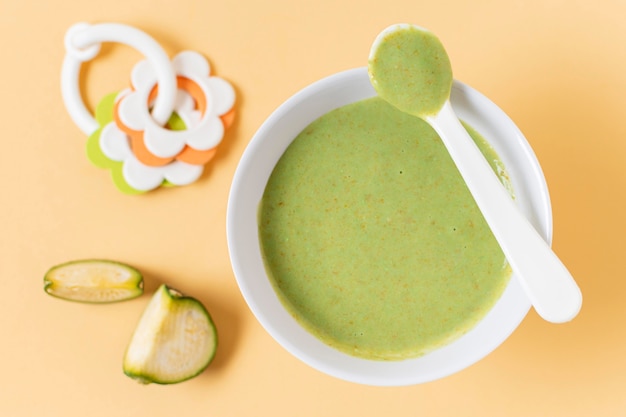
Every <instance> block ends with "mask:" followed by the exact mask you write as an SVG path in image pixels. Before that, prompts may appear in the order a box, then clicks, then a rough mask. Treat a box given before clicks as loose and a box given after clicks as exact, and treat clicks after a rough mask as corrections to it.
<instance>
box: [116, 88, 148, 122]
mask: <svg viewBox="0 0 626 417" xmlns="http://www.w3.org/2000/svg"><path fill="white" fill-rule="evenodd" d="M145 106H147V104H146V103H144V102H143V100H142V99H141V95H140V94H139V93H136V92H135V93H131V94H128V95H127V96H126V97H122V98H121V99H120V104H119V106H118V116H119V118H120V121H121V122H122V123H123V124H124V125H125V126H128V127H129V128H131V129H132V130H143V129H144V125H145V123H146V122H145V119H146V116H145V112H147V109H145V108H143V107H145Z"/></svg>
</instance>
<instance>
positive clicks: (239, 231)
mask: <svg viewBox="0 0 626 417" xmlns="http://www.w3.org/2000/svg"><path fill="white" fill-rule="evenodd" d="M375 94H376V93H375V91H374V89H373V88H372V86H371V84H370V81H369V77H368V75H367V69H366V68H364V67H363V68H356V69H353V70H348V71H344V72H341V73H338V74H335V75H332V76H329V77H327V78H324V79H322V80H320V81H318V82H316V83H314V84H312V85H310V86H308V87H306V88H305V89H303V90H301V91H300V92H298V93H297V94H295V95H294V96H292V97H291V98H289V99H288V100H287V101H286V102H285V103H283V104H282V105H281V106H280V107H279V108H278V109H276V111H275V112H274V113H272V114H271V115H270V116H269V117H268V118H267V120H266V121H265V122H264V123H263V125H262V126H261V127H260V128H259V130H258V131H257V133H256V134H255V135H254V137H253V138H252V140H251V141H250V143H249V145H248V147H247V148H246V150H245V152H244V154H243V156H242V158H241V160H240V163H239V166H238V167H237V171H236V172H235V176H234V179H233V183H232V187H231V191H230V196H229V201H228V210H227V238H228V248H229V252H230V257H231V263H232V266H233V271H234V273H235V277H236V279H237V283H238V285H239V288H240V290H241V292H242V294H243V296H244V298H245V300H246V302H247V303H248V306H249V307H250V309H251V310H252V312H253V313H254V315H255V316H256V318H257V319H258V320H259V322H260V323H261V325H262V326H263V327H264V328H265V329H266V330H267V332H268V333H269V334H270V335H271V336H272V337H273V338H274V339H275V340H276V341H277V342H278V343H279V344H280V345H282V347H284V348H285V349H286V350H287V351H289V352H290V353H291V354H293V355H294V356H296V357H297V358H299V359H300V360H302V361H303V362H305V363H307V364H308V365H310V366H311V367H313V368H315V369H317V370H319V371H321V372H324V373H326V374H328V375H331V376H334V377H337V378H340V379H344V380H347V381H352V382H357V383H361V384H367V385H379V386H399V385H411V384H418V383H424V382H428V381H432V380H435V379H439V378H442V377H444V376H447V375H450V374H453V373H455V372H458V371H461V370H462V369H464V368H466V367H468V366H470V365H472V364H474V363H476V362H477V361H479V360H480V359H482V358H483V357H485V356H486V355H488V354H489V353H490V352H492V351H493V350H494V349H495V348H496V347H498V346H499V345H500V344H501V343H502V342H504V341H505V340H506V338H507V337H508V336H509V335H510V334H511V333H512V332H513V331H514V330H515V329H516V328H517V326H518V325H519V324H520V322H521V321H522V320H523V318H524V317H525V315H526V314H527V312H528V310H529V309H530V302H529V301H528V299H527V297H526V295H525V293H524V291H523V290H522V287H521V286H520V284H519V282H518V281H517V279H516V278H515V276H513V277H512V279H511V282H510V283H509V285H508V286H507V288H506V290H505V292H504V294H503V295H502V297H501V298H500V300H499V301H498V302H497V303H496V305H495V306H494V307H493V309H492V310H491V311H490V312H489V313H488V314H487V316H485V318H484V319H483V320H482V321H481V322H480V323H479V324H478V325H477V326H476V327H475V328H474V329H472V330H471V331H470V332H468V333H467V334H465V335H464V336H462V337H461V338H459V339H457V340H456V341H454V342H452V343H451V344H449V345H447V346H445V347H442V348H440V349H437V350H435V351H433V352H431V353H429V354H427V355H425V356H422V357H420V358H416V359H408V360H404V361H397V362H384V361H371V360H366V359H361V358H356V357H352V356H349V355H347V354H345V353H342V352H339V351H337V350H335V349H333V348H331V347H329V346H327V345H325V344H324V343H322V342H320V341H319V340H318V339H316V338H315V337H314V336H312V335H311V334H310V333H308V332H307V331H306V330H304V329H303V328H302V327H301V326H300V325H299V324H298V323H297V322H296V321H295V320H294V319H293V317H292V316H291V315H290V314H289V313H288V312H287V311H286V310H285V309H284V308H283V306H282V304H281V303H280V301H279V300H278V298H277V296H276V294H275V292H274V290H273V288H272V285H271V284H270V281H269V279H268V277H267V275H266V272H265V268H264V265H263V259H262V258H261V252H260V247H259V236H258V227H257V209H258V205H259V202H260V200H261V197H262V195H263V191H264V189H265V185H266V183H267V180H268V178H269V176H270V174H271V172H272V170H273V168H274V166H275V164H276V163H277V161H278V160H279V159H280V157H281V155H282V154H283V152H284V151H285V149H286V148H287V146H289V144H290V143H291V141H292V140H293V139H294V138H295V137H296V136H297V135H298V133H300V131H302V130H303V129H304V128H305V127H306V126H307V125H308V124H309V123H311V122H312V121H313V120H315V119H317V118H318V117H320V116H322V115H323V114H325V113H327V112H328V111H330V110H332V109H334V108H337V107H340V106H343V105H346V104H349V103H352V102H355V101H358V100H361V99H365V98H368V97H372V96H374V95H375ZM451 102H452V105H453V107H454V109H455V111H456V113H457V115H458V116H459V118H461V119H462V120H463V121H465V122H467V123H469V124H470V125H471V126H472V127H473V128H475V129H476V130H477V131H478V132H479V133H481V134H482V136H483V137H485V139H487V140H488V141H489V142H490V143H491V145H492V146H493V147H494V149H495V150H496V152H497V153H498V154H499V156H500V158H501V159H502V162H503V163H504V164H505V166H506V169H507V172H508V173H509V176H510V179H511V183H512V186H513V189H514V191H515V197H516V202H517V204H518V205H519V207H520V208H521V210H522V211H523V213H524V214H525V215H526V217H527V218H528V219H529V221H530V222H531V223H532V224H533V225H534V226H535V227H536V228H537V230H538V231H539V233H540V234H541V235H542V236H543V237H544V238H545V240H546V241H547V242H551V240H552V212H551V207H550V198H549V194H548V190H547V186H546V182H545V179H544V176H543V173H542V171H541V167H540V166H539V163H538V162H537V159H536V157H535V155H534V153H533V151H532V149H531V147H530V145H529V144H528V142H527V141H526V139H525V138H524V136H523V134H522V133H521V132H520V131H519V129H518V128H517V127H516V126H515V124H514V123H513V122H512V121H511V119H510V118H509V117H508V116H507V115H506V114H505V113H504V112H503V111H502V110H501V109H500V108H498V107H497V106H496V105H495V104H494V103H493V102H491V101H490V100H489V99H487V98H486V97H485V96H483V95H482V94H480V93H479V92H478V91H476V90H474V89H472V88H471V87H469V86H467V85H465V84H463V83H461V82H458V81H455V83H454V85H453V88H452V95H451Z"/></svg>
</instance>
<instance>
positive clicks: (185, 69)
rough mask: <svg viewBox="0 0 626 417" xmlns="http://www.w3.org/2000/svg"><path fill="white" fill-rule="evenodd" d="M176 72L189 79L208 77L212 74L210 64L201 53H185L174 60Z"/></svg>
mask: <svg viewBox="0 0 626 417" xmlns="http://www.w3.org/2000/svg"><path fill="white" fill-rule="evenodd" d="M172 64H173V65H174V71H176V73H177V74H179V75H183V76H185V77H187V78H197V77H206V76H208V75H209V74H210V71H211V67H210V66H209V62H208V61H207V60H206V59H205V58H204V57H203V56H202V55H200V54H199V53H197V52H194V51H183V52H181V53H179V54H178V55H176V56H175V57H174V59H173V60H172Z"/></svg>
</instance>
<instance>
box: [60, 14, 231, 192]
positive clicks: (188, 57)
mask: <svg viewBox="0 0 626 417" xmlns="http://www.w3.org/2000/svg"><path fill="white" fill-rule="evenodd" d="M101 42H118V43H122V44H126V45H129V46H131V47H133V48H135V49H137V50H138V51H139V52H141V53H142V54H143V55H144V56H145V57H146V59H145V60H144V61H141V62H139V63H138V64H137V65H136V66H135V67H134V68H133V71H132V73H131V77H130V78H131V86H130V88H126V89H124V90H122V91H120V92H118V93H114V94H111V95H109V96H107V97H105V98H104V99H103V100H102V101H101V102H100V103H99V104H98V106H97V108H96V111H95V117H94V116H92V115H91V114H90V112H89V111H88V110H87V109H86V108H85V105H84V103H83V101H82V99H81V95H80V89H79V83H78V75H79V72H80V66H81V64H82V63H83V62H86V61H89V60H91V59H93V58H94V57H95V56H96V55H97V54H98V52H99V49H100V43H101ZM65 47H66V56H65V60H64V62H63V70H62V78H61V86H62V93H63V100H64V103H65V106H66V108H67V110H68V112H69V114H70V116H71V117H72V119H73V121H74V123H75V124H76V125H77V126H78V127H79V128H80V129H81V130H82V131H83V132H84V133H85V134H87V135H88V136H89V139H88V141H87V155H88V157H89V159H90V160H91V161H92V162H93V163H94V164H95V165H96V166H98V167H100V168H105V169H109V170H110V171H111V175H112V177H113V181H114V183H115V184H116V186H117V187H118V188H119V189H120V190H121V191H123V192H125V193H128V194H138V193H143V192H146V191H150V190H153V189H155V188H158V187H159V186H161V185H186V184H190V183H193V182H194V181H196V180H197V179H198V178H199V177H200V176H201V174H202V172H203V170H204V165H205V164H206V163H208V162H209V161H210V160H211V159H212V158H213V156H214V155H215V153H216V147H217V145H219V143H220V142H221V141H222V139H223V136H224V132H225V129H226V128H228V127H229V126H230V124H231V123H232V120H233V116H234V110H233V105H234V103H235V92H234V89H233V87H232V86H231V85H230V84H229V83H228V82H227V81H226V80H224V79H222V78H219V77H215V76H211V68H210V65H209V63H208V61H207V60H206V59H205V58H204V57H203V56H202V55H200V54H198V53H197V52H193V51H184V52H181V53H179V54H178V55H176V56H175V57H174V58H173V60H172V61H170V60H169V58H168V56H167V55H166V54H165V52H164V51H163V50H162V49H161V47H160V46H159V45H158V43H157V42H156V41H154V40H153V39H152V38H150V37H149V36H148V35H147V34H145V33H143V32H141V31H139V30H138V29H135V28H132V27H130V26H126V25H121V24H115V23H105V24H98V25H89V24H85V23H80V24H77V25H74V26H72V27H71V28H70V29H69V30H68V31H67V33H66V37H65Z"/></svg>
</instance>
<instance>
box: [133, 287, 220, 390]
mask: <svg viewBox="0 0 626 417" xmlns="http://www.w3.org/2000/svg"><path fill="white" fill-rule="evenodd" d="M216 349H217V330H216V328H215V325H214V323H213V320H212V319H211V316H210V315H209V312H208V311H207V310H206V308H205V307H204V306H203V305H202V303H200V301H198V300H196V299H195V298H192V297H188V296H185V295H183V294H181V293H180V292H178V291H176V290H174V289H172V288H169V287H168V286H166V285H165V284H163V285H161V286H160V287H159V289H158V290H157V291H156V292H155V294H154V295H153V297H152V299H151V300H150V302H149V303H148V305H147V307H146V309H145V311H144V313H143V315H142V316H141V318H140V320H139V323H138V324H137V328H136V329H135V332H134V334H133V336H132V338H131V341H130V343H129V345H128V348H127V350H126V354H125V355H124V362H123V369H124V373H125V374H126V375H128V376H129V377H131V378H133V379H135V380H137V381H138V382H140V383H143V384H149V383H157V384H175V383H178V382H182V381H185V380H188V379H190V378H193V377H195V376H196V375H198V374H200V373H201V372H202V371H204V370H205V369H206V367H207V366H208V365H209V363H211V361H212V360H213V357H214V356H215V351H216Z"/></svg>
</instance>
